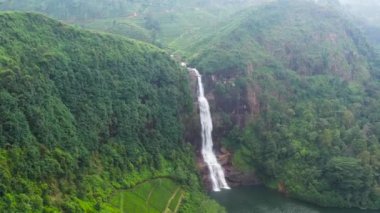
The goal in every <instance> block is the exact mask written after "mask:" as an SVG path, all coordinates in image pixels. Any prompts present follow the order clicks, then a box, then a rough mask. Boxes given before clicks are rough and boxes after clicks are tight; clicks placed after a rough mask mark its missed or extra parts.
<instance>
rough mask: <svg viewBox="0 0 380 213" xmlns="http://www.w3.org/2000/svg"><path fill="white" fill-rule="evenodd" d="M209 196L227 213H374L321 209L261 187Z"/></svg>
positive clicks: (234, 189) (245, 187)
mask: <svg viewBox="0 0 380 213" xmlns="http://www.w3.org/2000/svg"><path fill="white" fill-rule="evenodd" d="M210 196H211V197H212V198H214V199H215V200H216V201H217V202H218V203H219V204H221V205H222V206H224V207H225V208H226V210H227V212H229V213H376V212H379V211H370V210H360V209H340V208H323V207H318V206H315V205H312V204H308V203H305V202H302V201H297V200H294V199H291V198H287V197H285V196H283V195H282V194H280V193H278V192H276V191H273V190H270V189H268V188H265V187H263V186H240V187H235V188H232V189H231V190H224V191H221V192H210Z"/></svg>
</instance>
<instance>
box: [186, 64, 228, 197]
mask: <svg viewBox="0 0 380 213" xmlns="http://www.w3.org/2000/svg"><path fill="white" fill-rule="evenodd" d="M189 70H190V71H193V72H195V74H196V75H197V77H198V103H199V111H200V112H199V115H200V120H201V125H202V131H201V134H202V156H203V160H204V162H205V163H206V164H207V167H208V169H209V171H210V179H211V182H212V189H213V190H214V191H220V189H221V188H222V189H229V188H230V187H229V186H228V184H227V182H226V179H225V177H224V172H223V168H222V166H221V165H220V164H219V163H218V160H217V159H216V156H215V154H214V151H213V149H212V146H213V142H212V135H211V132H212V120H211V113H210V106H209V104H208V101H207V99H206V98H205V96H204V89H203V84H202V76H201V75H200V74H199V72H198V70H197V69H195V68H189Z"/></svg>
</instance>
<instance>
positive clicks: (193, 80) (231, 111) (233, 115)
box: [186, 72, 260, 190]
mask: <svg viewBox="0 0 380 213" xmlns="http://www.w3.org/2000/svg"><path fill="white" fill-rule="evenodd" d="M235 78H236V76H234V75H229V76H222V75H204V76H203V79H204V82H205V84H204V86H205V87H206V88H205V92H206V97H207V99H208V101H209V103H210V107H211V114H212V119H213V126H214V131H213V139H214V151H215V154H216V155H217V158H218V161H219V163H220V164H221V165H222V166H223V168H224V171H225V175H226V179H227V181H228V183H229V185H230V186H239V185H252V184H259V181H258V179H257V177H256V175H255V174H254V173H253V172H248V173H247V172H243V171H240V170H239V169H238V168H236V167H235V166H234V165H233V163H232V159H233V153H232V151H231V150H228V149H227V148H226V147H224V146H223V145H222V143H221V141H222V140H223V138H225V137H226V136H227V135H228V134H229V132H230V131H231V130H232V128H233V127H235V126H239V127H240V128H243V127H244V126H245V124H246V123H247V122H248V121H249V120H251V119H253V118H254V115H255V114H256V113H259V111H260V104H259V102H258V99H257V91H256V89H257V90H259V88H250V89H247V90H245V91H243V93H242V94H243V95H242V94H240V93H241V92H242V91H240V90H239V91H236V92H237V93H236V95H237V96H236V97H235V99H234V100H230V101H228V102H227V103H225V102H224V100H225V97H223V94H222V93H218V92H216V90H217V88H218V86H220V85H225V86H229V87H235V86H236V85H235V83H234V82H235V80H236V79H235ZM189 79H190V87H191V91H192V96H193V100H194V101H193V104H194V107H193V109H194V112H193V117H192V118H190V119H188V120H187V123H186V126H187V130H188V131H187V133H186V138H187V141H189V142H191V143H192V145H193V146H194V147H196V150H197V168H198V171H199V172H200V174H201V177H202V182H203V183H204V185H205V187H206V188H207V189H209V190H211V182H210V180H209V177H208V175H209V171H208V169H207V166H206V164H205V163H204V162H203V158H202V155H201V153H200V150H201V141H202V139H201V136H200V129H201V126H200V121H199V113H198V102H197V76H196V75H195V74H194V73H192V72H189Z"/></svg>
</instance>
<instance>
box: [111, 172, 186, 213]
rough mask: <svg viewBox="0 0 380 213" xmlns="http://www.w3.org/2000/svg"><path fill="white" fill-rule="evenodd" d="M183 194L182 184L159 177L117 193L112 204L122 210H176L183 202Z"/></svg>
mask: <svg viewBox="0 0 380 213" xmlns="http://www.w3.org/2000/svg"><path fill="white" fill-rule="evenodd" d="M181 194H182V190H181V188H180V186H179V185H178V184H176V183H175V182H174V181H172V180H170V179H166V178H159V179H155V180H150V181H147V182H144V183H141V184H138V185H137V186H135V187H133V188H132V189H129V190H123V191H119V192H117V193H115V194H114V195H113V196H112V197H111V200H110V205H111V206H112V207H113V208H116V209H119V210H120V212H141V213H144V212H150V213H151V212H164V211H165V209H166V208H167V207H168V208H169V209H170V210H171V211H174V210H175V208H176V207H177V205H178V203H179V202H181Z"/></svg>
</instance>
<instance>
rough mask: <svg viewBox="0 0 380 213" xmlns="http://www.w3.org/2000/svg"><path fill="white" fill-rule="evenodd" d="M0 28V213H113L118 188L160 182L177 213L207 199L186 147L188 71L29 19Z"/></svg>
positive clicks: (107, 39) (0, 21)
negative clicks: (177, 204)
mask: <svg viewBox="0 0 380 213" xmlns="http://www.w3.org/2000/svg"><path fill="white" fill-rule="evenodd" d="M0 28H1V29H2V30H1V32H0V44H1V45H0V115H1V116H0V171H1V172H0V195H1V196H0V211H1V212H42V211H44V212H55V211H65V212H81V211H99V210H104V209H110V208H111V209H112V206H110V205H108V204H107V203H109V202H110V200H111V198H112V196H111V195H112V193H113V192H114V191H115V190H117V189H125V188H129V187H132V186H134V185H135V184H137V183H139V182H141V181H144V180H147V179H150V178H154V177H163V176H164V177H170V178H171V179H173V181H175V184H178V185H181V186H182V189H181V190H183V192H186V194H185V197H184V199H183V200H184V201H183V203H184V205H183V208H182V209H181V211H185V212H186V211H190V212H191V211H192V210H193V209H194V208H197V209H198V208H200V207H199V206H200V205H199V203H200V202H199V201H200V200H199V199H202V200H207V198H206V197H205V196H204V195H203V194H202V193H201V192H200V191H199V190H200V186H199V180H198V177H197V172H196V171H195V168H194V162H193V155H192V153H193V151H192V148H191V147H190V146H189V145H188V144H187V143H185V142H184V140H183V133H184V128H183V125H182V122H181V120H182V118H183V117H185V116H186V115H187V114H188V113H189V112H190V111H191V108H192V102H191V98H190V95H189V91H188V90H189V88H188V85H187V83H186V82H187V72H186V71H184V70H182V69H181V68H180V67H179V66H178V65H177V63H176V62H174V61H173V60H172V59H170V57H169V56H168V55H167V54H166V53H165V52H163V51H161V50H159V49H158V48H156V47H153V46H151V45H148V44H143V43H139V42H136V41H131V40H127V39H123V38H118V37H114V36H111V35H107V34H94V33H90V32H87V31H82V30H78V29H75V28H73V27H70V26H67V25H65V24H62V23H59V22H56V21H53V20H51V19H49V18H46V17H44V16H41V15H35V14H29V13H27V14H25V13H14V12H7V13H0ZM180 115H181V116H180ZM173 183H174V182H173ZM194 194H200V195H201V196H199V198H193V197H194ZM197 199H198V200H197ZM170 208H172V207H170ZM202 211H203V210H202Z"/></svg>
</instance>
